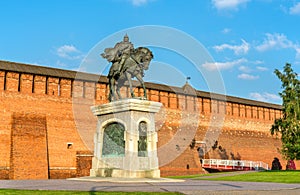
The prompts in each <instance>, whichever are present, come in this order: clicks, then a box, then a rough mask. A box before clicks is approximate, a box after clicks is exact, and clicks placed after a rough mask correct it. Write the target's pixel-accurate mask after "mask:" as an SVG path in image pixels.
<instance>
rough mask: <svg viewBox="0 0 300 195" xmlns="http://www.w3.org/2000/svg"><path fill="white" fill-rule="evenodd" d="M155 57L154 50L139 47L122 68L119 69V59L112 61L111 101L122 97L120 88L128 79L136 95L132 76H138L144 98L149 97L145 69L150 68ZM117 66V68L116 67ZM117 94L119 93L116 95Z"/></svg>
mask: <svg viewBox="0 0 300 195" xmlns="http://www.w3.org/2000/svg"><path fill="white" fill-rule="evenodd" d="M152 59H153V54H152V52H151V51H150V50H149V49H148V48H146V47H138V48H136V49H134V50H133V51H132V53H131V54H130V55H129V56H128V58H126V60H125V62H124V64H123V66H122V67H121V70H119V67H118V66H119V61H112V63H113V64H112V66H111V67H110V70H109V74H108V80H109V96H108V99H109V101H110V102H111V101H114V100H117V99H122V96H121V93H120V88H121V87H122V86H124V83H125V82H126V81H128V83H129V87H130V94H131V97H134V96H135V95H134V91H133V89H132V78H134V77H135V78H136V79H137V80H138V81H139V82H140V84H141V85H142V87H143V89H144V98H145V99H147V93H146V87H145V84H144V81H143V76H144V70H147V69H148V68H149V64H150V61H151V60H152ZM116 67H117V68H116ZM116 94H117V95H116Z"/></svg>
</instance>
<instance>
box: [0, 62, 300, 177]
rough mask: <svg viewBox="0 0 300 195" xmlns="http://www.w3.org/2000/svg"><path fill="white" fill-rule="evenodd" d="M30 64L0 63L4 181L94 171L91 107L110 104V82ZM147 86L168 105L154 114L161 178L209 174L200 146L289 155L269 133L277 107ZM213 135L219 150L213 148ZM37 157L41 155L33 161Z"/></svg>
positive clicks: (229, 155)
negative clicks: (280, 149)
mask: <svg viewBox="0 0 300 195" xmlns="http://www.w3.org/2000/svg"><path fill="white" fill-rule="evenodd" d="M1 63H4V62H2V61H0V64H1ZM14 66H16V67H19V66H20V67H23V66H25V65H22V64H16V63H15V64H14ZM26 67H27V68H28V67H29V68H30V69H31V70H30V71H29V70H26V71H20V70H23V69H22V68H20V69H18V68H16V70H14V71H12V70H11V68H10V67H9V68H6V69H2V68H1V66H0V107H1V108H2V109H1V110H0V179H46V178H52V179H54V178H68V177H79V176H86V175H89V169H90V167H91V158H92V156H91V155H92V154H93V149H94V148H93V136H94V132H95V130H96V121H97V120H96V117H94V116H93V115H92V112H91V111H90V106H92V105H98V104H103V103H107V102H108V101H107V94H108V84H107V80H105V79H104V80H103V79H102V80H101V79H99V81H98V80H95V79H94V80H93V79H88V78H89V76H90V77H92V76H93V75H88V74H87V75H86V76H84V74H83V76H84V77H82V79H80V80H76V79H75V77H72V76H69V75H72V74H73V72H70V71H64V70H55V71H54V72H55V73H53V70H50V69H49V70H48V69H43V70H44V72H42V71H41V70H40V68H39V67H34V66H27V65H26ZM24 70H25V69H24ZM37 72H38V74H37ZM74 75H75V74H74ZM146 86H147V92H148V99H149V100H151V101H159V102H162V103H163V107H162V109H161V110H160V112H159V113H158V114H157V115H156V118H155V120H156V126H157V129H158V157H159V162H160V170H161V175H162V176H168V175H186V174H199V173H205V170H203V169H202V168H201V164H200V158H199V155H198V151H197V149H198V148H199V147H205V148H206V151H207V153H206V155H205V158H217V159H236V158H240V159H242V160H253V161H263V162H266V163H268V164H269V166H271V162H272V160H273V158H274V157H278V158H279V159H280V161H281V164H282V166H283V167H284V168H285V165H286V160H284V159H283V158H282V156H281V155H280V153H279V152H278V149H279V148H280V146H281V142H280V139H279V138H276V137H274V136H271V135H270V131H269V129H270V127H271V125H272V124H273V122H274V120H275V119H276V118H279V117H280V116H281V110H280V107H279V106H277V105H272V104H267V103H261V102H256V101H251V100H245V99H240V98H236V97H227V98H226V99H227V101H224V100H222V98H220V99H218V98H211V97H210V95H209V93H206V92H201V91H197V92H195V93H194V94H189V93H188V92H185V91H184V90H183V89H182V88H176V87H168V86H162V85H157V84H151V83H150V84H149V83H146ZM185 86H186V85H185ZM128 92H129V89H128V87H123V88H122V89H121V93H122V95H123V96H125V97H126V96H128V95H129V93H128ZM135 94H136V95H137V96H138V95H142V94H143V90H142V89H141V88H139V87H137V88H135ZM193 140H194V142H195V144H194V145H193V146H191V145H190V144H191V143H192V142H193ZM216 141H217V142H218V148H217V149H213V148H212V145H213V144H214V143H215V142H216ZM219 146H220V147H219ZM32 156H34V158H36V159H37V161H35V162H32ZM23 162H26V163H23ZM296 166H297V168H298V167H299V166H300V163H299V162H298V161H296Z"/></svg>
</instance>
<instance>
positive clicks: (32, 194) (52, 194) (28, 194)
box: [0, 189, 181, 195]
mask: <svg viewBox="0 0 300 195" xmlns="http://www.w3.org/2000/svg"><path fill="white" fill-rule="evenodd" d="M0 194H4V195H19V194H21V195H40V194H42V195H71V194H72V195H73V194H75V195H100V194H101V195H125V194H126V195H140V194H141V195H143V194H144V195H156V194H158V195H181V193H177V192H80V191H56V190H55V191H54V190H12V189H0Z"/></svg>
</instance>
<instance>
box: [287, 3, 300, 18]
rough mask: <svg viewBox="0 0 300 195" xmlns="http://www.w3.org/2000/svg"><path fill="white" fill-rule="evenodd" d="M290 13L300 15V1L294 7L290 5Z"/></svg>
mask: <svg viewBox="0 0 300 195" xmlns="http://www.w3.org/2000/svg"><path fill="white" fill-rule="evenodd" d="M289 13H290V14H291V15H300V2H298V3H296V4H295V5H294V6H293V7H290V9H289Z"/></svg>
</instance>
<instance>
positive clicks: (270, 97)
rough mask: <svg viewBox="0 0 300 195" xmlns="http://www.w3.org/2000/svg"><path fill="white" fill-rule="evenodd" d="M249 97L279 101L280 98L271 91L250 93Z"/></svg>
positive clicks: (264, 100)
mask: <svg viewBox="0 0 300 195" xmlns="http://www.w3.org/2000/svg"><path fill="white" fill-rule="evenodd" d="M250 98H252V99H255V100H258V101H262V102H279V101H280V100H281V97H280V96H279V95H276V94H271V93H267V92H265V93H262V94H261V93H257V92H254V93H250Z"/></svg>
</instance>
